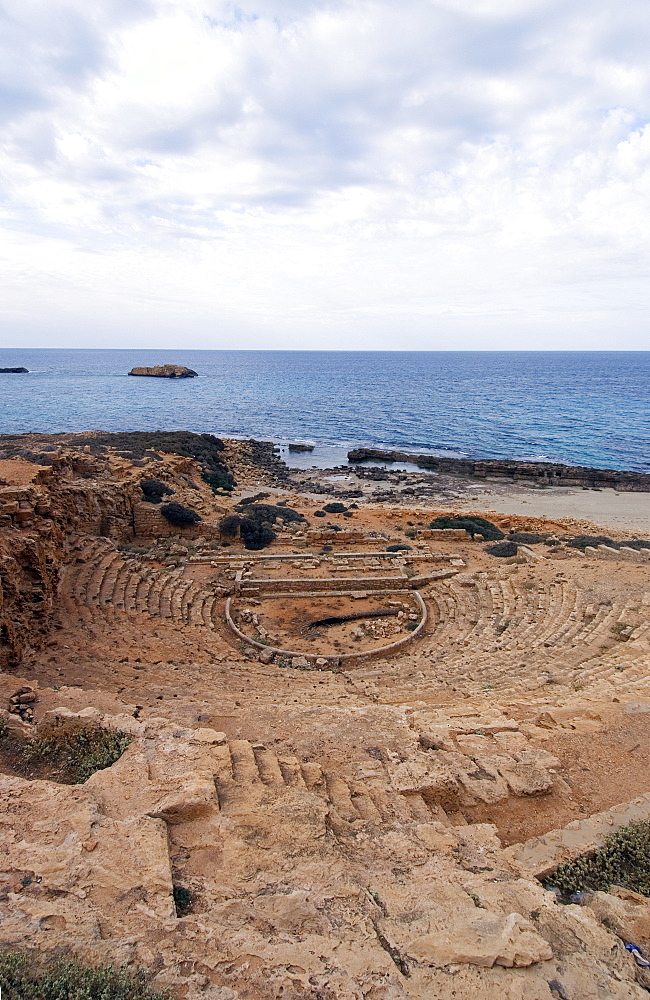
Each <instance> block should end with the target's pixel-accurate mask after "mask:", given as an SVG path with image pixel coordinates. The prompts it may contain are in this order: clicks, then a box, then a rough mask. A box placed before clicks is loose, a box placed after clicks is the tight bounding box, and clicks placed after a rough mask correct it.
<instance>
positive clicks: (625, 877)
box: [544, 819, 650, 896]
mask: <svg viewBox="0 0 650 1000" xmlns="http://www.w3.org/2000/svg"><path fill="white" fill-rule="evenodd" d="M544 885H545V886H546V888H551V887H552V888H557V889H559V890H560V891H561V892H562V893H563V895H564V896H571V895H572V894H573V893H574V892H582V891H583V890H585V889H590V890H592V891H595V890H597V889H599V890H601V891H602V892H607V890H608V889H609V887H610V886H612V885H620V886H623V888H625V889H631V890H632V891H633V892H639V893H641V894H642V895H644V896H650V820H647V819H644V820H640V821H638V822H632V823H630V824H629V825H628V826H623V827H621V829H620V830H617V831H616V832H615V833H611V834H610V835H609V836H608V837H607V838H606V840H605V843H604V844H603V846H602V847H601V848H599V849H598V850H597V851H596V852H595V853H594V854H592V855H591V856H587V857H582V858H576V860H575V861H569V862H567V864H565V865H560V867H559V868H557V869H556V870H555V871H554V872H553V874H552V875H549V877H548V878H547V879H546V880H545V883H544Z"/></svg>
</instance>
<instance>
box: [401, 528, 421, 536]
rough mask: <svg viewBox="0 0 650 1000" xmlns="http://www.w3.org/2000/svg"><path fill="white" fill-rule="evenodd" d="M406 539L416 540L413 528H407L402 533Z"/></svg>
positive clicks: (415, 532)
mask: <svg viewBox="0 0 650 1000" xmlns="http://www.w3.org/2000/svg"><path fill="white" fill-rule="evenodd" d="M404 534H405V535H406V537H407V538H417V535H418V533H417V531H416V530H415V529H414V528H407V529H406V531H405V532H404Z"/></svg>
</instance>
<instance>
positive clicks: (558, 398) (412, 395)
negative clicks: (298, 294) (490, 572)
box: [0, 349, 650, 472]
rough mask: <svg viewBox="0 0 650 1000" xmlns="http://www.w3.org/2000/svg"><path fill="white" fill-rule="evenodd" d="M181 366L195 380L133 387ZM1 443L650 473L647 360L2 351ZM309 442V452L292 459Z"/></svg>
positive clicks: (548, 355)
mask: <svg viewBox="0 0 650 1000" xmlns="http://www.w3.org/2000/svg"><path fill="white" fill-rule="evenodd" d="M166 362H172V363H177V364H184V365H187V366H188V367H190V368H193V369H195V370H196V371H197V372H199V374H200V377H199V378H196V379H182V380H168V379H148V378H129V377H127V372H128V371H129V369H130V368H132V367H133V366H135V365H156V364H164V363H166ZM19 365H22V366H24V367H26V368H29V369H30V373H29V374H28V375H0V432H2V433H20V432H25V431H41V432H54V431H83V430H90V429H102V430H109V431H114V430H148V429H149V430H153V429H156V430H173V429H185V430H192V431H202V432H205V431H207V432H210V433H215V434H220V435H224V436H232V437H255V438H262V439H265V440H271V439H272V440H274V441H276V442H278V443H281V444H282V445H283V446H285V447H283V455H286V457H287V458H288V459H289V461H290V463H291V464H293V465H298V466H303V467H304V466H310V465H317V466H321V467H327V466H331V465H337V464H341V463H343V462H345V458H346V452H347V451H348V449H349V448H352V447H355V446H359V445H368V446H374V447H379V448H399V449H400V450H404V451H413V452H429V453H431V454H446V455H450V456H459V457H460V456H469V457H475V458H486V457H491V458H516V459H532V460H538V461H541V460H550V461H554V462H566V463H570V464H583V465H592V466H599V467H603V468H613V469H636V470H639V471H642V472H650V405H649V403H650V388H649V387H650V352H622V351H621V352H456V351H449V352H438V351H435V352H337V351H332V352H317V351H189V350H188V351H152V350H133V351H129V350H46V349H25V350H22V349H0V367H15V366H19ZM289 441H302V442H310V443H313V444H314V445H315V446H316V447H315V449H314V451H313V452H312V453H310V454H303V455H291V456H289V455H288V454H287V452H286V444H287V443H288V442H289Z"/></svg>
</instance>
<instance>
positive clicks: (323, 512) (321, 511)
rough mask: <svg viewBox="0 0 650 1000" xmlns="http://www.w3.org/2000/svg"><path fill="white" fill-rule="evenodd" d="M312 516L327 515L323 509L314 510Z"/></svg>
mask: <svg viewBox="0 0 650 1000" xmlns="http://www.w3.org/2000/svg"><path fill="white" fill-rule="evenodd" d="M314 517H327V514H326V513H325V511H324V510H315V511H314Z"/></svg>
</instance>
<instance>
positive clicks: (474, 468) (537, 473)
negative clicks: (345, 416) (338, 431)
mask: <svg viewBox="0 0 650 1000" xmlns="http://www.w3.org/2000/svg"><path fill="white" fill-rule="evenodd" d="M348 460H349V461H350V462H355V463H356V462H358V463H362V462H369V461H372V462H409V463H411V464H412V465H417V466H419V468H421V469H429V470H431V471H432V472H440V473H446V474H447V475H450V476H470V477H472V478H474V479H492V478H494V479H504V480H511V481H512V482H517V481H524V482H529V483H531V482H532V483H536V484H539V485H543V486H586V487H589V488H591V489H605V488H611V489H616V490H620V491H621V492H639V493H650V475H646V474H644V473H642V472H621V471H619V470H617V469H592V468H590V467H589V466H584V465H561V464H559V463H555V462H520V461H514V460H511V459H476V460H473V459H469V458H444V457H439V456H437V455H412V454H410V453H409V452H406V451H381V450H379V449H375V448H353V449H352V451H349V452H348Z"/></svg>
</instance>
